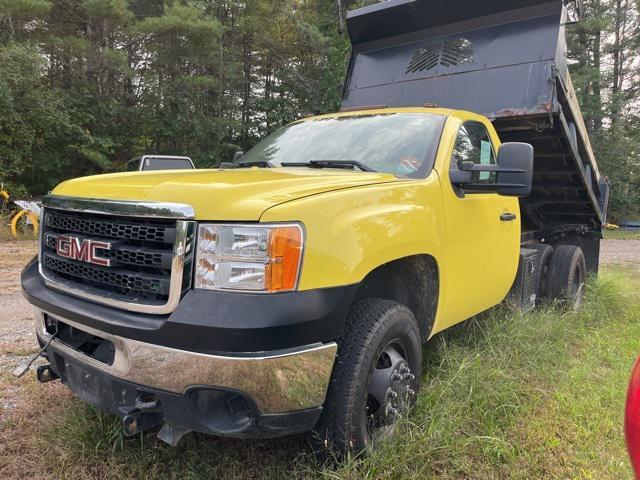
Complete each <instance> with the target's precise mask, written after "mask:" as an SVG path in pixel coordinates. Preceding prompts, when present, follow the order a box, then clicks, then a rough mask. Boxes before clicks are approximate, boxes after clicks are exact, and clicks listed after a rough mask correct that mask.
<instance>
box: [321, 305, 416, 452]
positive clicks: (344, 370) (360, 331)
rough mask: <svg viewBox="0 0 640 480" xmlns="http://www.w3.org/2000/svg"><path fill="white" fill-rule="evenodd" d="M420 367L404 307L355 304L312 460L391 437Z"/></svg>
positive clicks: (410, 319) (410, 397)
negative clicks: (314, 456) (316, 455)
mask: <svg viewBox="0 0 640 480" xmlns="http://www.w3.org/2000/svg"><path fill="white" fill-rule="evenodd" d="M421 363H422V345H421V341H420V332H419V330H418V324H417V322H416V319H415V317H414V315H413V313H412V312H411V311H410V310H409V309H408V308H407V307H405V306H404V305H401V304H399V303H397V302H393V301H390V300H383V299H379V298H370V299H365V300H362V301H360V302H358V303H356V304H355V305H354V306H353V307H352V309H351V312H350V314H349V318H348V322H347V327H346V332H345V335H344V338H343V339H342V341H341V343H340V346H339V350H338V356H337V358H336V364H335V366H334V371H333V376H332V379H331V383H330V385H329V390H328V392H327V398H326V401H325V406H324V409H323V412H322V415H321V417H320V420H319V421H318V425H317V426H316V428H315V431H314V442H315V450H316V453H317V454H318V456H319V457H320V458H321V459H326V458H327V456H328V455H329V456H331V455H336V456H338V457H340V456H342V455H344V454H345V453H347V452H349V451H351V452H354V453H357V452H360V451H362V450H364V449H365V448H367V447H368V446H370V445H371V444H374V443H376V442H378V441H380V440H382V439H384V438H386V437H388V436H389V435H391V434H392V433H393V432H394V430H395V426H396V424H397V421H398V420H399V419H400V418H401V417H402V416H403V415H405V414H406V413H407V411H408V409H409V408H410V407H411V405H412V404H413V403H414V402H415V398H416V392H417V391H418V389H419V386H420V373H421Z"/></svg>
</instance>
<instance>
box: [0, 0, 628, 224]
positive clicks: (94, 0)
mask: <svg viewBox="0 0 640 480" xmlns="http://www.w3.org/2000/svg"><path fill="white" fill-rule="evenodd" d="M369 3H376V1H375V0H370V1H364V2H363V1H362V0H357V1H354V0H246V1H239V0H174V1H171V0H165V1H162V0H0V181H4V182H5V183H6V184H8V185H9V187H10V188H11V189H13V190H14V192H16V193H18V194H22V195H27V194H30V195H39V194H42V193H45V192H46V191H47V190H49V189H50V188H51V187H52V186H54V185H55V184H56V183H58V182H60V181H61V180H64V179H66V178H71V177H76V176H81V175H87V174H92V173H101V172H109V171H116V170H119V169H121V168H122V167H123V165H124V163H125V162H126V161H127V160H128V159H129V158H131V157H133V156H135V155H140V154H145V153H164V154H176V155H178V154H180V155H190V156H191V157H192V158H193V159H194V161H195V163H196V165H197V166H199V167H206V166H212V165H217V164H219V163H220V162H221V161H228V160H230V158H231V157H232V156H233V153H234V152H235V151H237V150H245V149H248V148H249V147H251V146H252V145H253V144H254V143H255V142H256V141H257V140H258V139H259V138H261V137H263V136H264V135H265V134H267V133H270V132H271V131H273V130H274V129H276V128H278V127H279V126H281V125H283V124H286V123H288V122H290V121H292V120H295V119H297V118H299V117H300V116H302V115H305V114H309V113H322V112H327V111H332V110H336V109H338V108H339V105H340V96H341V88H342V80H343V78H344V74H345V70H346V66H347V62H348V56H349V41H348V36H347V33H346V30H345V25H344V18H345V15H346V12H347V11H348V10H350V9H352V8H357V7H360V6H363V5H366V4H369ZM585 7H586V12H585V13H586V16H585V20H583V22H581V23H579V24H578V25H575V26H570V27H569V46H570V50H571V69H572V71H573V76H574V83H575V84H576V89H577V92H578V94H579V97H580V101H581V103H582V106H583V109H584V113H585V120H586V122H587V125H588V128H589V130H590V133H591V135H592V140H593V144H594V148H595V150H596V153H597V158H598V161H599V164H600V166H601V170H602V172H603V173H604V174H606V175H608V176H609V177H610V178H611V180H612V183H613V186H614V188H613V197H612V205H611V206H612V212H613V214H614V217H616V218H622V217H626V216H631V217H632V216H634V215H636V216H637V215H639V214H640V162H639V161H638V159H637V154H638V151H639V150H640V148H639V147H640V145H639V142H640V122H639V121H638V119H639V117H638V115H637V113H636V107H637V100H636V99H637V97H638V93H639V92H638V86H639V81H638V68H640V65H639V64H638V60H639V58H640V56H639V55H638V53H637V51H638V42H639V41H640V38H639V36H638V28H639V26H640V21H639V18H638V17H639V15H638V8H639V7H638V2H637V1H636V0H586V1H585Z"/></svg>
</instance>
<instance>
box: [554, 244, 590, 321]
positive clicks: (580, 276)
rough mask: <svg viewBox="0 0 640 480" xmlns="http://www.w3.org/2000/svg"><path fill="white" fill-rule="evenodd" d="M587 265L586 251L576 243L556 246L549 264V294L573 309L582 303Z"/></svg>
mask: <svg viewBox="0 0 640 480" xmlns="http://www.w3.org/2000/svg"><path fill="white" fill-rule="evenodd" d="M586 277H587V266H586V262H585V259H584V253H583V252H582V249H581V248H580V247H577V246H575V245H559V246H557V247H556V248H555V252H554V253H553V257H551V263H550V265H549V294H550V295H551V298H553V299H556V300H560V301H562V302H563V303H565V304H566V305H567V306H569V307H570V308H571V309H573V310H578V309H579V308H580V306H581V305H582V300H583V294H584V282H585V280H586Z"/></svg>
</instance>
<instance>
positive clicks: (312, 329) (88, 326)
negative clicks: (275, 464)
mask: <svg viewBox="0 0 640 480" xmlns="http://www.w3.org/2000/svg"><path fill="white" fill-rule="evenodd" d="M22 288H23V293H24V295H25V297H26V298H27V300H28V301H29V302H30V303H31V304H32V305H33V306H34V307H35V309H36V321H37V333H38V339H39V342H40V343H41V344H42V345H44V343H46V342H47V341H48V340H49V339H50V335H49V334H48V333H47V330H46V328H44V326H43V318H44V315H45V314H47V315H49V316H50V317H53V318H54V319H57V320H59V321H62V322H64V323H65V324H67V325H68V326H69V327H70V328H77V329H78V330H80V331H82V332H86V333H87V334H90V335H95V336H97V337H100V338H102V339H105V340H106V341H108V342H110V343H111V345H112V349H113V357H112V358H111V359H110V360H109V361H99V360H96V359H94V358H92V357H91V356H90V355H87V354H86V353H83V352H81V351H79V349H77V348H73V347H71V346H70V344H67V343H65V342H63V341H61V340H59V339H54V340H53V341H52V342H51V344H50V345H49V347H48V348H47V351H46V354H47V357H48V359H49V361H50V362H51V368H52V370H53V372H54V373H55V374H57V375H58V376H59V377H61V379H62V380H63V382H65V383H66V384H67V385H68V386H69V387H70V388H71V389H72V390H73V391H74V392H75V393H76V394H77V395H78V396H80V397H81V398H83V399H85V400H86V401H87V402H89V403H91V404H93V405H95V406H97V407H98V408H101V409H104V410H108V411H110V412H112V413H114V414H116V415H119V416H121V417H124V420H125V421H126V420H127V418H128V417H130V416H131V415H137V414H138V413H140V410H141V408H140V407H141V406H144V407H145V408H147V407H148V405H147V404H149V402H147V401H146V399H147V398H153V399H154V400H153V401H152V402H150V403H151V404H153V405H156V403H158V404H159V406H157V405H156V406H154V407H153V408H152V409H151V410H152V411H151V412H150V413H151V414H152V416H153V418H155V419H156V420H157V419H158V418H159V417H161V422H164V423H165V425H171V426H175V427H180V428H182V429H186V430H195V431H201V432H205V433H211V434H217V435H223V436H233V437H239V438H249V437H251V438H255V437H269V436H281V435H287V434H292V433H298V432H303V431H308V430H310V429H312V428H313V427H314V425H315V423H316V420H317V418H318V416H319V415H320V412H321V410H322V405H323V403H324V398H325V395H326V391H327V388H328V384H329V380H330V377H331V372H332V368H333V363H334V359H335V354H336V349H337V348H336V343H335V339H337V338H339V337H340V336H341V335H342V332H343V329H344V323H345V320H346V315H347V312H348V306H349V305H350V303H351V301H352V298H353V295H354V293H355V290H356V286H346V287H337V288H333V289H324V290H314V291H306V292H290V293H284V294H274V295H252V294H246V295H245V294H237V293H225V292H201V291H193V290H192V291H189V292H187V293H186V294H185V295H184V297H183V298H182V301H181V302H180V304H179V305H178V308H177V309H176V311H174V312H173V313H172V314H170V315H164V316H163V315H145V314H141V313H135V312H127V311H124V310H118V309H115V308H109V307H106V306H104V305H98V304H94V303H91V302H88V301H86V300H84V299H81V298H76V297H72V296H70V295H67V294H64V293H61V292H58V291H55V290H52V289H50V288H47V287H46V286H45V285H44V284H43V282H42V279H41V278H40V276H39V275H38V271H37V262H35V261H34V262H32V263H30V264H29V265H27V267H25V269H24V271H23V273H22ZM238 405H240V407H238ZM147 409H148V408H147ZM145 411H146V410H145ZM131 412H133V413H131ZM238 412H240V413H238ZM154 421H155V420H154ZM155 424H158V422H156V423H155ZM125 431H126V429H125Z"/></svg>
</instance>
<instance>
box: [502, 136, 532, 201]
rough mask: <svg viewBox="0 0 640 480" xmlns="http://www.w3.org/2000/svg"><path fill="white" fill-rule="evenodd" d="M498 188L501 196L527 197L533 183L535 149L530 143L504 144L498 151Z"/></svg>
mask: <svg viewBox="0 0 640 480" xmlns="http://www.w3.org/2000/svg"><path fill="white" fill-rule="evenodd" d="M498 168H499V170H498V173H497V179H496V187H497V188H498V193H499V194H500V195H507V196H511V197H526V196H527V195H529V194H530V193H531V185H532V183H533V147H532V146H531V145H529V144H528V143H519V142H511V143H503V144H502V145H501V146H500V150H498Z"/></svg>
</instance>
